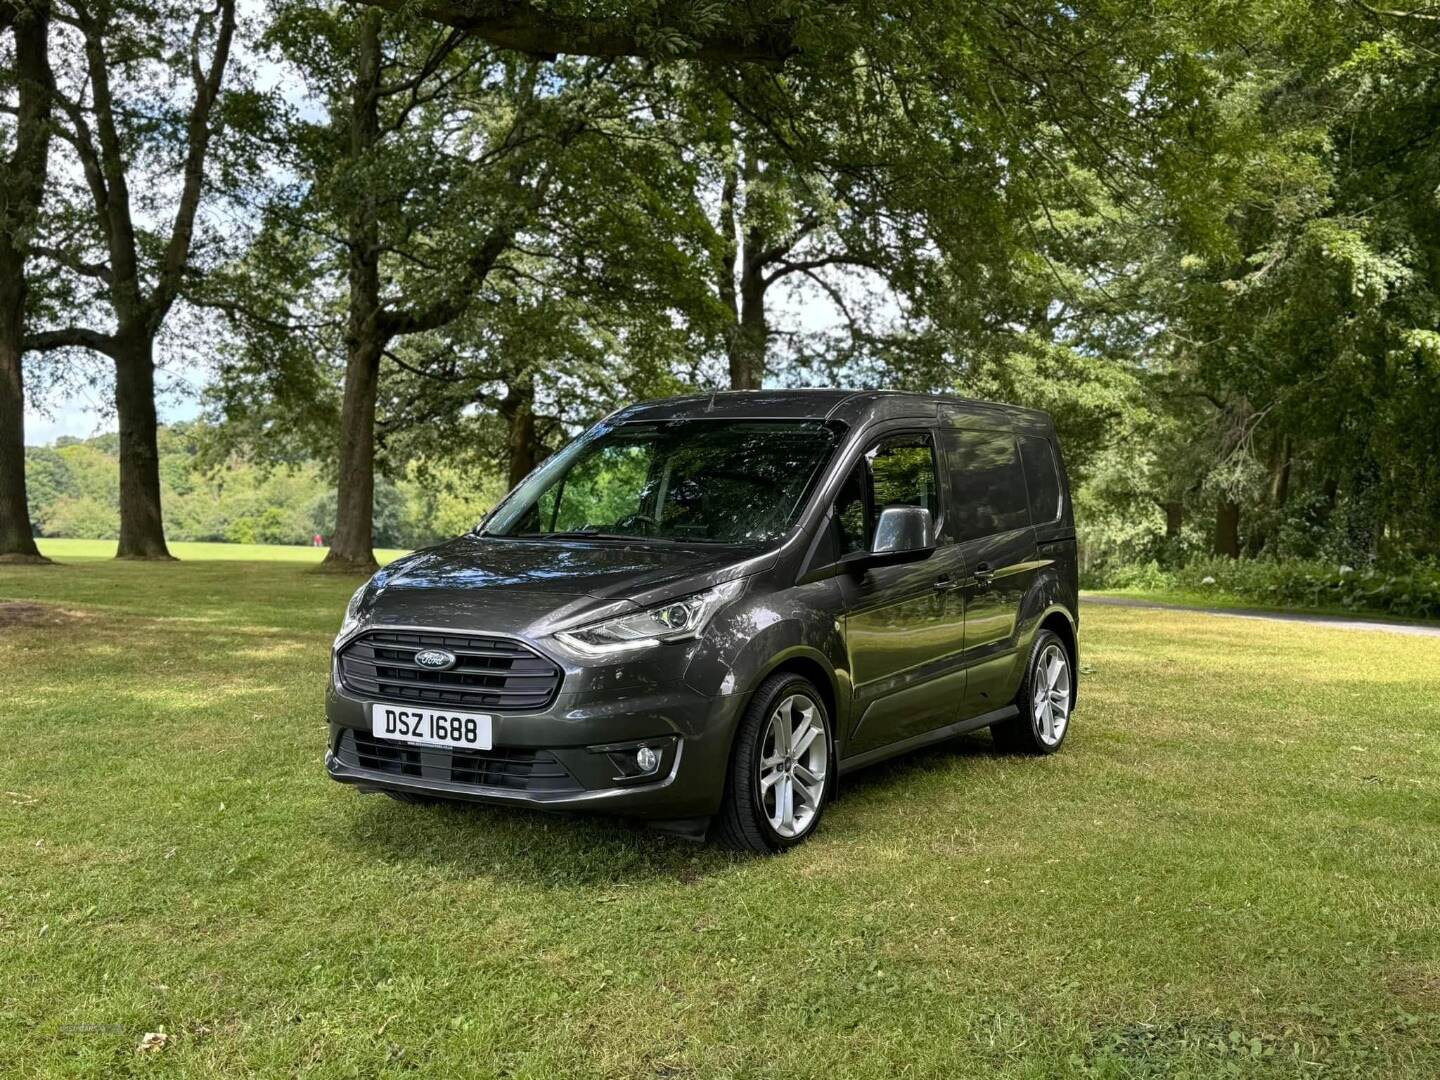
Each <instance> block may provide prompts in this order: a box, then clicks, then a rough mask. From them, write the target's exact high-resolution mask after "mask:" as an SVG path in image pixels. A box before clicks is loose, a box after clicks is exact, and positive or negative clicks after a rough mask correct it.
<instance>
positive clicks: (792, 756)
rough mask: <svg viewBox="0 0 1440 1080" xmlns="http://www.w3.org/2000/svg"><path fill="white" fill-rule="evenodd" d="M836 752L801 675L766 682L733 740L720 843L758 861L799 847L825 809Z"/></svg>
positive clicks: (825, 718) (821, 709)
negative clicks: (751, 854) (760, 856)
mask: <svg viewBox="0 0 1440 1080" xmlns="http://www.w3.org/2000/svg"><path fill="white" fill-rule="evenodd" d="M833 750H834V739H833V737H832V736H831V731H830V715H829V713H827V712H826V711H825V705H824V700H823V699H822V698H821V696H820V692H819V691H818V690H816V689H815V686H814V684H813V683H811V682H810V681H809V680H808V679H805V678H802V677H801V676H799V675H787V674H780V675H773V676H771V677H770V678H769V679H766V680H765V682H764V683H762V684H761V686H760V689H758V690H757V691H756V692H755V696H754V698H752V699H751V701H750V705H749V707H748V708H747V709H746V710H745V716H744V717H743V718H742V719H741V721H740V729H739V731H738V732H737V733H736V736H735V748H734V750H733V751H732V752H731V759H730V773H729V777H728V779H727V782H726V783H727V787H726V792H725V804H724V805H723V806H722V807H721V810H720V816H719V819H718V820H717V822H716V826H717V829H716V835H717V837H718V839H719V840H720V841H721V842H722V843H724V844H726V845H728V846H730V847H733V848H738V849H740V850H742V851H754V852H758V853H760V854H769V853H772V852H776V851H784V850H785V849H786V848H790V847H794V846H795V845H796V844H798V843H800V841H802V840H804V839H805V838H806V837H807V836H809V835H810V834H811V833H813V832H814V831H815V829H816V827H817V826H818V825H819V824H820V816H821V814H822V813H823V812H824V809H825V802H826V799H827V798H828V796H829V793H830V786H831V776H832V773H833V769H832V767H831V766H832V757H833Z"/></svg>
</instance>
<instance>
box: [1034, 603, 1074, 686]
mask: <svg viewBox="0 0 1440 1080" xmlns="http://www.w3.org/2000/svg"><path fill="white" fill-rule="evenodd" d="M1039 630H1049V631H1050V632H1051V633H1053V634H1054V635H1055V636H1056V637H1058V638H1059V639H1060V643H1061V644H1062V645H1064V646H1065V651H1066V652H1067V653H1068V654H1069V655H1070V707H1071V708H1072V709H1073V708H1074V707H1075V702H1076V701H1077V700H1079V697H1080V636H1079V634H1078V633H1076V630H1075V621H1074V619H1073V618H1072V617H1071V615H1070V613H1069V612H1068V611H1066V610H1065V609H1064V608H1063V607H1059V606H1058V605H1057V606H1052V607H1051V608H1049V609H1048V610H1047V611H1046V612H1045V614H1043V615H1042V616H1040V623H1039V625H1038V627H1037V632H1038V631H1039Z"/></svg>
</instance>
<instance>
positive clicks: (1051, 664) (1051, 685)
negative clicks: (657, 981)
mask: <svg viewBox="0 0 1440 1080" xmlns="http://www.w3.org/2000/svg"><path fill="white" fill-rule="evenodd" d="M1031 689H1032V691H1033V695H1034V696H1033V698H1032V704H1033V705H1034V713H1035V733H1036V734H1037V735H1038V736H1039V737H1040V741H1041V742H1043V743H1044V744H1045V745H1046V746H1056V745H1058V744H1059V742H1060V740H1061V739H1063V738H1064V737H1065V727H1066V725H1067V724H1069V723H1070V658H1069V657H1068V656H1066V655H1065V650H1064V649H1063V648H1062V647H1061V646H1059V645H1057V644H1055V643H1054V642H1051V643H1050V644H1049V645H1047V646H1046V647H1045V651H1044V652H1042V653H1041V654H1040V656H1039V658H1038V659H1037V660H1036V661H1035V677H1034V679H1033V681H1032V683H1031Z"/></svg>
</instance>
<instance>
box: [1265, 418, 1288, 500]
mask: <svg viewBox="0 0 1440 1080" xmlns="http://www.w3.org/2000/svg"><path fill="white" fill-rule="evenodd" d="M1291 454H1292V450H1291V445H1290V436H1289V435H1282V436H1280V446H1279V448H1278V449H1277V450H1276V453H1275V464H1274V466H1273V468H1272V469H1271V471H1270V505H1271V506H1277V507H1278V506H1284V505H1285V500H1286V499H1288V498H1289V497H1290V457H1291Z"/></svg>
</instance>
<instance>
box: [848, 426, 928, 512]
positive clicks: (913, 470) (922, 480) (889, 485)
mask: <svg viewBox="0 0 1440 1080" xmlns="http://www.w3.org/2000/svg"><path fill="white" fill-rule="evenodd" d="M865 458H866V460H867V461H869V462H870V479H871V483H872V484H873V485H874V494H875V499H874V501H875V513H876V514H877V515H878V514H879V513H880V511H881V510H884V509H885V507H887V506H921V507H924V508H925V509H926V510H929V511H930V514H931V516H932V517H934V518H939V517H940V505H939V500H938V499H937V498H936V492H935V452H934V450H933V449H932V448H931V445H930V436H929V435H920V434H914V435H892V436H890V437H889V438H887V439H881V440H880V441H879V442H878V443H876V444H875V446H874V447H873V448H871V450H870V452H869V453H867V454H866V455H865Z"/></svg>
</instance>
